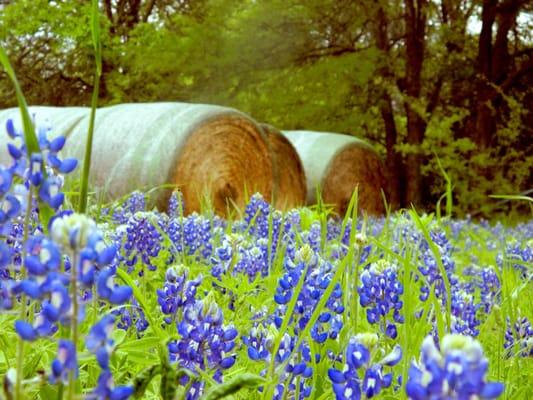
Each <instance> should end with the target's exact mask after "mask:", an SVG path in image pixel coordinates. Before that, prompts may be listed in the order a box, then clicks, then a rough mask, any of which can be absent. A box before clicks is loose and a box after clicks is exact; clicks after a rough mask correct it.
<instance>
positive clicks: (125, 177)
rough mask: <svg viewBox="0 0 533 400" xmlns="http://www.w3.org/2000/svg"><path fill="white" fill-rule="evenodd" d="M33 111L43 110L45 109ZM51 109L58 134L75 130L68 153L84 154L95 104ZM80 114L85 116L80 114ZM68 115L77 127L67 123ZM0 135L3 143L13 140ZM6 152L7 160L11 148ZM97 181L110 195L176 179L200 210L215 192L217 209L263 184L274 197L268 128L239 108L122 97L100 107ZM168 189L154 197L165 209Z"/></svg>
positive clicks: (94, 163)
mask: <svg viewBox="0 0 533 400" xmlns="http://www.w3.org/2000/svg"><path fill="white" fill-rule="evenodd" d="M31 110H32V111H33V112H39V114H40V113H41V111H42V110H44V108H41V107H32V108H31ZM46 110H47V113H46V117H44V119H45V118H47V117H48V118H49V119H50V122H51V123H52V124H53V126H54V132H55V134H65V133H67V136H68V137H69V140H68V143H67V146H66V148H65V150H66V153H67V154H66V155H68V156H71V157H76V158H78V159H80V160H82V159H83V154H84V148H85V140H86V135H87V129H88V124H89V110H88V109H80V108H57V109H53V108H50V107H47V108H46ZM56 110H57V112H56ZM8 112H10V113H11V115H16V110H6V111H4V112H2V113H1V114H0V118H4V114H5V113H8ZM80 114H85V115H82V117H81V118H79V119H78V120H77V121H75V119H76V118H78V117H79V115H80ZM6 115H7V114H6ZM67 115H68V116H70V117H69V118H70V119H69V121H71V122H72V123H74V122H76V123H74V126H71V124H66V123H63V122H62V121H64V120H65V118H66V117H63V116H67ZM74 115H76V118H74ZM39 118H41V117H39ZM5 119H7V118H5ZM0 123H2V120H0ZM4 126H5V121H4ZM67 127H68V129H67ZM0 137H1V139H0V147H2V148H3V147H5V145H3V144H1V143H5V141H6V140H7V139H6V136H4V135H0ZM0 156H2V161H3V162H5V160H6V157H7V155H6V154H3V153H2V154H0ZM90 183H91V185H92V186H93V187H94V188H95V189H97V190H98V191H99V192H100V193H102V194H103V195H104V199H105V200H114V199H117V198H120V197H122V196H124V195H127V194H128V193H130V192H131V191H133V190H148V189H151V188H154V187H159V186H162V185H165V184H169V183H172V184H176V185H178V186H179V187H180V189H181V190H182V192H183V195H184V198H185V202H186V209H187V211H188V212H193V211H199V210H200V208H201V204H202V201H203V196H204V195H207V198H206V199H207V201H208V202H211V204H212V206H213V207H214V209H215V211H216V212H217V213H219V214H225V213H226V211H227V210H228V209H231V208H232V207H233V205H237V206H238V207H241V208H242V207H244V205H245V202H246V195H248V194H252V193H253V192H255V191H258V192H260V193H262V194H263V195H264V196H265V197H266V198H270V196H271V190H272V162H271V158H270V152H269V148H268V144H267V142H266V139H265V138H264V135H263V133H262V131H261V129H260V128H259V127H258V126H257V125H256V124H255V123H254V122H253V121H252V120H251V119H250V118H249V117H247V116H246V115H245V114H242V113H240V112H238V111H236V110H233V109H229V108H224V107H218V106H211V105H201V104H184V103H150V104H121V105H116V106H111V107H105V108H101V109H98V111H97V113H96V121H95V132H94V141H93V156H92V159H91V177H90ZM168 195H169V190H168V189H167V190H157V191H155V192H154V194H153V197H152V200H153V202H154V204H156V205H158V206H159V207H160V208H163V207H164V205H166V200H167V198H168Z"/></svg>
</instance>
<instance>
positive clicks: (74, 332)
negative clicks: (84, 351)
mask: <svg viewBox="0 0 533 400" xmlns="http://www.w3.org/2000/svg"><path fill="white" fill-rule="evenodd" d="M77 262H78V257H77V253H76V252H74V255H73V257H72V263H71V265H70V285H71V297H72V314H73V315H72V317H71V320H70V335H71V336H70V337H71V339H72V344H73V345H74V354H77V347H78V279H77ZM75 396H76V371H71V372H70V374H69V377H68V399H69V400H74V398H75Z"/></svg>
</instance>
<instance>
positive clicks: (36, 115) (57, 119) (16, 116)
mask: <svg viewBox="0 0 533 400" xmlns="http://www.w3.org/2000/svg"><path fill="white" fill-rule="evenodd" d="M29 113H30V116H31V117H32V118H33V120H34V123H35V124H36V126H37V128H39V127H43V128H46V127H51V128H52V131H51V132H50V135H48V137H49V138H55V137H57V136H60V135H63V136H67V137H68V136H69V135H70V134H71V133H72V131H73V130H74V128H75V127H76V125H77V124H78V123H79V122H80V121H81V120H82V119H83V118H85V117H86V116H88V115H89V113H90V109H89V108H87V107H45V106H32V107H30V109H29ZM8 119H12V120H13V122H14V124H15V126H16V127H18V128H19V129H20V130H22V122H21V118H20V110H19V109H18V108H8V109H5V110H0V163H1V164H3V165H6V164H11V162H12V161H11V157H10V156H9V153H8V152H7V146H6V144H7V143H8V140H10V139H9V137H8V135H7V132H6V122H7V120H8Z"/></svg>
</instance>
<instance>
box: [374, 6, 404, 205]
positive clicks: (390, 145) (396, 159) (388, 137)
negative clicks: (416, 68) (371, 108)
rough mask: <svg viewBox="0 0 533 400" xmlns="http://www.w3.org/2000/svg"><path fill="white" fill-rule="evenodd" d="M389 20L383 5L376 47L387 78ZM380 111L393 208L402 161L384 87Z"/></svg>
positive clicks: (388, 98)
mask: <svg viewBox="0 0 533 400" xmlns="http://www.w3.org/2000/svg"><path fill="white" fill-rule="evenodd" d="M388 26H389V21H388V20H387V16H386V15H385V12H384V10H383V8H382V7H380V8H379V10H378V12H377V16H376V24H375V37H376V47H377V48H378V49H379V50H380V51H381V52H382V53H383V56H384V57H383V58H384V59H383V61H382V66H381V67H380V69H379V71H378V72H379V74H380V75H381V76H383V77H384V78H385V79H387V78H389V77H390V76H391V71H390V70H389V67H388V64H387V60H388V55H389V48H390V45H389V37H388ZM380 97H381V99H380V101H379V111H380V113H381V117H382V118H383V124H384V126H385V145H386V149H387V158H386V160H385V167H386V174H387V181H388V186H389V187H388V192H389V193H388V196H389V197H388V199H387V200H388V201H389V203H390V205H391V207H392V208H393V209H396V208H398V207H400V206H401V194H400V186H401V185H400V179H401V169H402V163H401V158H400V154H399V153H398V152H397V151H396V149H395V146H396V144H397V140H398V131H397V129H396V123H395V121H394V110H393V108H392V99H391V97H390V95H389V94H388V93H387V90H386V89H385V88H383V89H382V90H381V94H380Z"/></svg>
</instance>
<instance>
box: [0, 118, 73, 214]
mask: <svg viewBox="0 0 533 400" xmlns="http://www.w3.org/2000/svg"><path fill="white" fill-rule="evenodd" d="M7 128H8V134H9V135H10V136H11V138H13V139H17V138H20V139H22V140H23V134H22V132H21V131H20V130H18V129H17V128H15V126H14V124H13V121H12V120H9V121H8V124H7ZM50 131H51V128H50V127H44V126H38V127H37V134H38V145H39V152H37V153H32V154H31V155H29V157H28V154H27V149H26V145H25V144H24V143H22V145H21V146H20V147H17V146H16V145H14V144H12V143H9V144H8V152H9V154H10V156H11V157H12V158H13V161H14V163H13V165H12V166H11V167H10V171H11V172H12V173H13V174H16V175H18V176H20V177H21V178H22V179H23V181H24V183H25V185H26V187H29V185H32V186H34V187H37V188H38V190H37V194H38V196H39V198H40V200H41V201H43V202H44V203H46V204H48V205H49V206H50V207H52V208H53V209H54V210H58V209H59V208H60V207H61V206H62V204H63V201H64V194H63V193H62V192H61V188H62V187H63V183H64V179H63V177H62V175H64V174H68V173H70V172H72V171H73V170H74V169H75V168H76V167H77V165H78V160H76V159H74V158H68V159H65V160H61V159H60V158H59V157H58V154H57V153H58V152H59V151H60V150H61V149H62V148H63V146H64V145H65V140H66V139H65V137H63V136H58V137H56V138H55V139H53V140H51V141H50V140H48V137H47V136H48V134H49V133H50ZM28 206H31V205H28Z"/></svg>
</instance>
